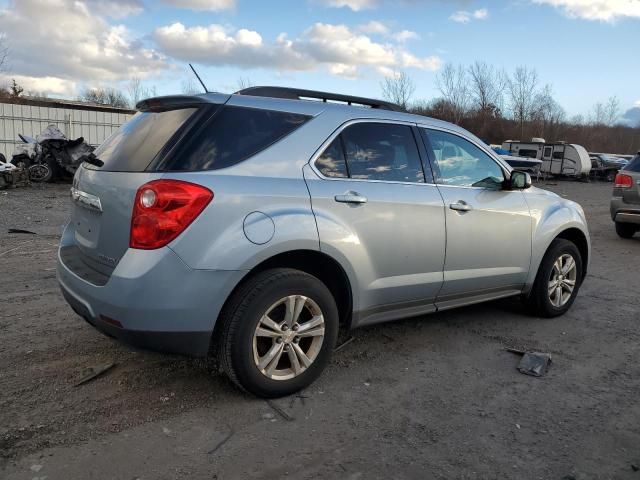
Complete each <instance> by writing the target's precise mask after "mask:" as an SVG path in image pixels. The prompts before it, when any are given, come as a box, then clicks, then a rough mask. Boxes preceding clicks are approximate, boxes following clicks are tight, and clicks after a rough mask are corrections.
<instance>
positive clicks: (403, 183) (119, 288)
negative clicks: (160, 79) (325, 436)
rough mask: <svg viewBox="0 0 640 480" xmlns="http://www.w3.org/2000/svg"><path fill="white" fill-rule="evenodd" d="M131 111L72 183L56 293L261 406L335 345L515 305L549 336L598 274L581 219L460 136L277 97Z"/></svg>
mask: <svg viewBox="0 0 640 480" xmlns="http://www.w3.org/2000/svg"><path fill="white" fill-rule="evenodd" d="M300 98H304V99H300ZM313 98H315V99H318V100H321V101H313V100H310V99H313ZM338 102H340V103H338ZM356 105H358V106H356ZM137 108H138V110H139V113H137V114H136V115H135V116H134V117H133V118H132V119H131V120H130V121H129V122H127V123H126V124H125V125H123V126H122V128H121V129H120V130H119V131H118V132H116V133H115V134H114V135H112V136H111V137H110V138H108V139H107V140H106V141H105V142H104V143H103V144H102V145H101V146H100V147H99V148H98V149H97V150H96V151H95V152H94V156H93V157H92V158H93V161H92V163H86V162H85V163H83V164H82V166H81V167H80V168H79V169H78V171H77V172H76V174H75V177H74V180H73V187H72V200H73V209H72V212H73V213H72V217H71V221H70V222H69V224H68V225H67V226H66V228H65V230H64V233H63V236H62V239H61V242H60V249H59V255H58V266H57V274H58V281H59V283H60V286H61V289H62V293H63V295H64V297H65V298H66V300H67V302H68V303H69V304H70V305H71V307H72V308H73V309H74V310H75V311H76V312H77V313H78V314H79V315H80V316H82V317H84V318H85V319H86V320H87V321H88V322H89V323H91V324H92V325H93V326H95V327H96V328H97V329H99V330H101V331H103V332H105V333H107V334H108V335H111V336H113V337H116V338H118V339H121V340H122V341H124V342H128V343H131V344H134V345H137V346H141V347H150V348H154V349H157V350H163V351H168V352H174V353H182V354H189V355H196V356H205V355H208V354H214V355H217V356H218V357H219V359H220V362H221V365H222V367H223V369H224V370H225V372H226V373H227V375H228V376H229V378H231V380H233V382H235V383H236V384H237V385H238V386H240V387H241V388H243V389H245V390H246V391H248V392H251V393H253V394H256V395H259V396H263V397H276V396H282V395H287V394H291V393H293V392H295V391H297V390H299V389H301V388H303V387H305V386H307V385H309V384H310V383H311V382H312V381H313V380H314V379H316V378H317V377H318V376H319V375H320V373H321V372H322V371H323V369H324V368H325V367H326V365H327V363H328V362H329V359H330V357H331V353H332V351H333V349H334V347H335V344H336V339H337V337H338V330H339V328H343V329H350V328H355V327H359V326H363V325H370V324H374V323H378V322H383V321H387V320H392V319H399V318H405V317H412V316H416V315H422V314H426V313H430V312H435V311H440V310H446V309H450V308H454V307H459V306H463V305H470V304H474V303H478V302H483V301H487V300H493V299H497V298H503V297H510V296H521V297H522V298H523V299H524V300H525V301H526V303H527V305H529V308H530V310H531V312H532V313H533V314H534V315H538V316H543V317H553V316H557V315H561V314H563V313H565V312H566V311H567V310H568V309H569V308H570V307H571V305H572V303H573V302H574V300H575V298H576V294H577V292H578V289H579V288H580V285H581V283H582V281H583V279H584V277H585V275H586V273H587V266H588V262H589V257H590V240H589V233H588V230H587V223H586V220H585V216H584V212H583V210H582V208H581V207H580V206H579V205H578V204H576V203H574V202H572V201H569V200H565V199H563V198H561V197H559V196H558V195H555V194H553V193H551V192H547V191H544V190H541V189H538V188H534V187H532V186H531V179H530V177H529V175H528V174H527V173H525V172H517V171H513V170H512V169H511V168H510V167H509V166H508V165H507V164H506V163H505V162H504V161H503V160H501V159H500V157H499V156H498V155H496V154H495V153H494V152H493V151H492V150H491V149H490V148H489V147H488V146H486V145H485V144H484V143H483V142H482V141H481V140H480V139H478V138H476V137H475V136H473V135H471V134H470V133H469V132H467V131H465V130H463V129H462V128H459V127H457V126H455V125H452V124H449V123H445V122H442V121H438V120H433V119H430V118H427V117H423V116H418V115H411V114H408V113H404V112H402V111H400V110H401V109H400V108H399V107H398V106H396V105H393V104H389V103H385V102H381V101H377V100H370V99H366V98H359V97H350V96H344V95H335V94H326V93H322V92H313V91H307V90H296V89H284V88H276V87H252V88H249V89H245V90H242V91H240V92H237V94H234V95H223V94H217V93H211V94H205V95H198V96H170V97H159V98H153V99H149V100H145V101H142V102H141V103H139V104H138V106H137Z"/></svg>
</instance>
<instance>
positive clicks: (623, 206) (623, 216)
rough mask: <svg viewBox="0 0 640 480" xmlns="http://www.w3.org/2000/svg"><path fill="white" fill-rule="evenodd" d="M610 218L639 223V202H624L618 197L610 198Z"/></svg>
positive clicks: (615, 220) (616, 220)
mask: <svg viewBox="0 0 640 480" xmlns="http://www.w3.org/2000/svg"><path fill="white" fill-rule="evenodd" d="M610 211H611V220H613V221H614V222H621V223H635V224H639V225H640V204H633V203H626V202H625V201H624V200H623V199H622V198H620V197H613V198H612V199H611V207H610Z"/></svg>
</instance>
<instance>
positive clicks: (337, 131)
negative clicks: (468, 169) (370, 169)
mask: <svg viewBox="0 0 640 480" xmlns="http://www.w3.org/2000/svg"><path fill="white" fill-rule="evenodd" d="M356 123H388V124H392V125H404V126H407V127H415V126H416V123H415V122H408V121H405V120H385V119H378V118H354V119H351V120H348V121H346V122H344V123H343V124H341V125H340V126H339V127H338V128H336V129H335V130H334V131H333V133H332V134H331V135H329V137H328V138H327V139H326V140H325V141H324V142H323V143H322V145H320V147H319V148H318V149H317V150H316V151H315V153H314V154H313V155H312V156H311V159H310V160H309V162H308V165H309V166H310V167H311V169H312V170H313V171H314V172H315V173H316V175H318V176H319V177H320V178H321V179H322V180H330V181H334V182H335V181H342V182H367V183H388V184H394V185H432V186H433V185H436V184H435V183H429V182H400V181H397V180H369V179H367V178H351V177H335V178H334V177H327V176H325V175H323V174H322V172H320V169H319V168H318V167H316V160H317V159H318V157H319V156H320V155H322V154H323V153H324V151H325V150H326V148H327V147H328V146H329V145H331V142H333V141H334V140H335V139H336V137H337V136H338V135H340V134H341V133H342V132H343V131H344V130H345V129H346V128H347V127H349V126H351V125H354V124H356ZM420 140H422V139H416V138H414V141H415V142H418V141H420ZM416 149H417V150H418V155H420V146H419V145H416ZM346 161H347V159H346V158H345V162H346ZM427 161H429V160H428V159H427ZM420 165H421V166H422V167H423V168H424V167H425V165H424V164H423V163H422V159H420ZM427 166H428V165H427ZM423 174H424V172H423ZM425 180H426V175H425Z"/></svg>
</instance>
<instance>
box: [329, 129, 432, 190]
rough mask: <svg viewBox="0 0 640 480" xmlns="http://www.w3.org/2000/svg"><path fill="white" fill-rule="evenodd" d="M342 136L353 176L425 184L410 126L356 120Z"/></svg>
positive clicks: (348, 164)
mask: <svg viewBox="0 0 640 480" xmlns="http://www.w3.org/2000/svg"><path fill="white" fill-rule="evenodd" d="M341 136H342V141H343V143H344V150H345V155H346V160H347V166H348V169H349V174H350V176H351V178H354V179H361V180H383V181H389V182H417V183H424V181H425V180H424V172H423V171H422V163H421V161H420V154H419V153H418V147H417V145H416V141H415V138H414V136H413V132H412V131H411V127H409V126H406V125H394V124H389V123H368V122H366V123H356V124H354V125H351V126H349V127H347V128H345V129H344V131H343V132H342V134H341Z"/></svg>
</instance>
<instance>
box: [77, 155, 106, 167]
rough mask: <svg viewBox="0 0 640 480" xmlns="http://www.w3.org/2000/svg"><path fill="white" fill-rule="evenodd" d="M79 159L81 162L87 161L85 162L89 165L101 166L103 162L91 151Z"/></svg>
mask: <svg viewBox="0 0 640 480" xmlns="http://www.w3.org/2000/svg"><path fill="white" fill-rule="evenodd" d="M79 160H80V161H81V162H87V163H90V164H91V165H95V166H96V167H102V166H103V165H104V162H103V161H102V160H100V159H99V158H98V157H96V156H95V155H94V154H93V152H91V153H87V154H86V155H83V156H82V157H80V158H79Z"/></svg>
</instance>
